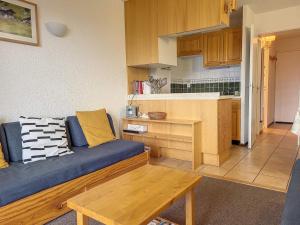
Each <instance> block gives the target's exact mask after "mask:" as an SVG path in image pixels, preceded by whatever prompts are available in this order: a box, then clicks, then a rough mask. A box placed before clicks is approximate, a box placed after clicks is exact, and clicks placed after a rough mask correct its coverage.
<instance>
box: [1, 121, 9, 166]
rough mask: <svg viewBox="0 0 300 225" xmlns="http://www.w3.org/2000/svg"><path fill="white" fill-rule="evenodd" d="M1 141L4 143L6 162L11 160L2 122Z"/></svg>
mask: <svg viewBox="0 0 300 225" xmlns="http://www.w3.org/2000/svg"><path fill="white" fill-rule="evenodd" d="M0 143H1V145H2V150H3V154H4V159H5V160H6V162H9V155H8V146H7V141H6V135H5V131H4V126H3V125H2V124H1V125H0Z"/></svg>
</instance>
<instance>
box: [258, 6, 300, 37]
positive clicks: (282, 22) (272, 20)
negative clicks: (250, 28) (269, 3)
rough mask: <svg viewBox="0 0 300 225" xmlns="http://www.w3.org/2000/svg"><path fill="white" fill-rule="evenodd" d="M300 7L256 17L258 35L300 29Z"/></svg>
mask: <svg viewBox="0 0 300 225" xmlns="http://www.w3.org/2000/svg"><path fill="white" fill-rule="evenodd" d="M299 12H300V6H296V7H290V8H285V9H280V10H275V11H271V12H266V13H261V14H256V15H255V29H256V33H257V34H264V33H273V32H278V31H285V30H293V29H298V28H300V13H299Z"/></svg>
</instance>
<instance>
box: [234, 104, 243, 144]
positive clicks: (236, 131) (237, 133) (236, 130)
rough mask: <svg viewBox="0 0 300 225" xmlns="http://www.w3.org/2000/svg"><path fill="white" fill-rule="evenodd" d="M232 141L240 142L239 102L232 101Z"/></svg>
mask: <svg viewBox="0 0 300 225" xmlns="http://www.w3.org/2000/svg"><path fill="white" fill-rule="evenodd" d="M232 140H233V141H240V140H241V100H232Z"/></svg>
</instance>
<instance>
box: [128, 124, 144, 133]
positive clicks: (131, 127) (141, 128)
mask: <svg viewBox="0 0 300 225" xmlns="http://www.w3.org/2000/svg"><path fill="white" fill-rule="evenodd" d="M127 129H128V130H132V131H138V132H141V133H145V132H147V131H148V126H147V125H136V124H128V126H127Z"/></svg>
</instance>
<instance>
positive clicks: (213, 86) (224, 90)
mask: <svg viewBox="0 0 300 225" xmlns="http://www.w3.org/2000/svg"><path fill="white" fill-rule="evenodd" d="M236 91H238V92H240V82H237V81H232V82H220V83H218V82H214V83H192V84H189V85H188V84H178V83H171V93H202V92H220V93H221V95H234V94H235V92H236Z"/></svg>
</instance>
